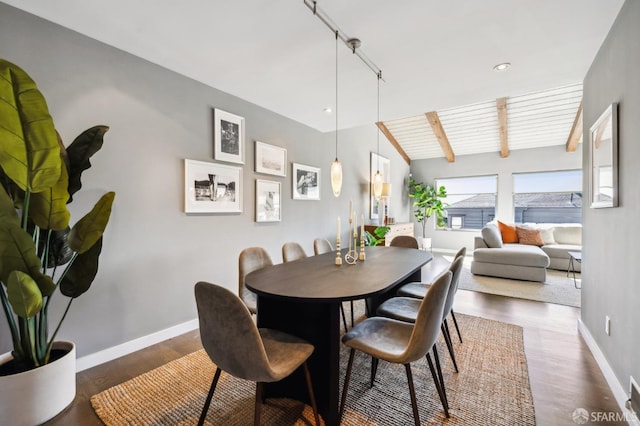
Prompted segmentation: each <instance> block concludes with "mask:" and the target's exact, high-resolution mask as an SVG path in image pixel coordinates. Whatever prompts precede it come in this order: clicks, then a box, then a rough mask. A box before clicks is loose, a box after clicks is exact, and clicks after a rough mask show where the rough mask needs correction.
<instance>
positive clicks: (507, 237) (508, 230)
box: [498, 221, 518, 243]
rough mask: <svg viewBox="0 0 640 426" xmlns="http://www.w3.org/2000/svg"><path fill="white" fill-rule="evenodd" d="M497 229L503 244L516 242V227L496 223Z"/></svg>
mask: <svg viewBox="0 0 640 426" xmlns="http://www.w3.org/2000/svg"><path fill="white" fill-rule="evenodd" d="M498 229H500V234H501V235H502V242H503V243H517V242H518V234H517V233H516V227H515V226H514V225H507V224H506V223H503V222H500V221H498Z"/></svg>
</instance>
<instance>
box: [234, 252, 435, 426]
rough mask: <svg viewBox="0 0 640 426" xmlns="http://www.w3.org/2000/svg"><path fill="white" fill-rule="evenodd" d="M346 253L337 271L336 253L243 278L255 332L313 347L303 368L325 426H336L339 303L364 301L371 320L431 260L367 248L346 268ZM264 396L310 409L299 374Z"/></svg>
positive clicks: (422, 255)
mask: <svg viewBox="0 0 640 426" xmlns="http://www.w3.org/2000/svg"><path fill="white" fill-rule="evenodd" d="M346 253H347V250H346V249H344V250H342V251H341V252H340V254H339V257H340V258H341V259H342V264H341V265H336V257H337V252H336V251H332V252H329V253H325V254H321V255H317V256H309V257H305V258H302V259H298V260H295V261H292V262H285V263H281V264H277V265H273V266H267V267H265V268H262V269H259V270H257V271H254V272H251V273H250V274H248V275H247V276H246V277H245V285H246V287H247V288H248V289H249V290H251V291H253V292H255V293H256V294H257V299H258V302H257V312H258V313H257V324H258V327H260V328H262V327H264V328H272V329H277V330H281V331H285V332H287V333H290V334H292V335H295V336H298V337H300V338H303V339H305V340H307V341H308V342H309V343H311V344H312V345H314V348H315V349H314V352H313V354H312V355H311V357H310V358H309V359H308V361H307V364H308V367H309V371H310V373H311V380H312V382H313V389H314V394H315V399H316V403H317V406H318V411H319V413H320V415H322V417H323V419H324V421H325V424H327V425H337V424H339V422H340V419H339V418H338V410H339V402H340V401H339V395H340V378H339V377H340V371H341V370H340V345H341V342H340V338H341V325H340V306H341V303H342V302H344V301H350V300H359V299H365V301H366V303H367V311H368V312H369V313H370V314H374V313H375V311H376V308H377V307H378V306H379V305H380V304H381V303H382V302H383V301H385V300H386V299H388V298H389V297H392V296H393V295H394V294H395V290H396V289H397V287H399V286H400V285H402V284H405V283H407V282H413V281H420V279H421V269H422V267H423V266H424V265H426V264H427V263H428V262H430V261H431V260H432V255H431V253H430V252H427V251H423V250H416V249H412V248H403V247H380V246H369V247H366V248H365V253H364V254H365V259H364V260H358V261H357V262H355V264H349V263H347V262H346V261H345V260H344V258H345V254H346ZM299 370H300V369H299ZM264 396H265V398H267V397H288V398H293V399H296V400H300V401H303V402H305V403H310V399H309V396H308V392H307V387H306V383H305V379H304V375H303V373H302V371H297V372H295V373H294V374H292V375H291V376H289V377H287V378H285V379H283V380H281V381H280V382H275V383H267V384H265V389H264Z"/></svg>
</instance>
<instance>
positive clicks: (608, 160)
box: [589, 103, 618, 209]
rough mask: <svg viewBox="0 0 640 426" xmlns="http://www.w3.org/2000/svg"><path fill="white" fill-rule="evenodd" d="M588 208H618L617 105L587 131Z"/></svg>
mask: <svg viewBox="0 0 640 426" xmlns="http://www.w3.org/2000/svg"><path fill="white" fill-rule="evenodd" d="M589 142H590V144H591V175H590V178H591V179H590V180H591V182H590V183H591V188H590V189H591V208H592V209H601V208H607V207H618V104H617V103H612V104H611V105H609V106H608V107H607V109H606V110H605V111H604V112H603V113H602V115H600V117H598V119H597V120H596V122H595V123H594V124H593V125H592V126H591V128H590V129H589Z"/></svg>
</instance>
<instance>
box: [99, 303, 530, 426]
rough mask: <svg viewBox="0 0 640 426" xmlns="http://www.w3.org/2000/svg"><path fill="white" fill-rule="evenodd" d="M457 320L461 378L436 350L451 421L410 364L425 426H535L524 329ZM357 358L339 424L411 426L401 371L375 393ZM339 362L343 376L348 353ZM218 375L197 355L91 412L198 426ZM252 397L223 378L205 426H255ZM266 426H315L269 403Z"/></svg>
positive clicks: (298, 409)
mask: <svg viewBox="0 0 640 426" xmlns="http://www.w3.org/2000/svg"><path fill="white" fill-rule="evenodd" d="M345 306H346V305H345ZM457 318H458V322H459V324H460V328H461V332H462V338H463V341H464V343H459V341H458V340H455V339H454V347H455V351H456V352H455V353H456V359H457V361H458V366H459V367H460V372H459V373H455V372H454V370H453V366H452V364H451V360H450V358H449V355H448V353H446V347H445V346H444V344H443V343H442V342H440V344H439V348H440V349H439V353H440V357H441V359H442V360H443V371H444V376H445V383H446V388H447V395H448V399H449V405H450V413H451V418H450V419H446V418H445V416H444V412H443V410H442V406H441V404H440V400H439V399H438V395H437V392H436V389H435V387H434V385H433V380H432V378H431V374H430V373H429V370H428V366H427V363H426V361H425V360H422V361H420V362H416V363H414V364H412V370H413V375H414V382H415V384H416V396H417V399H418V405H419V411H420V418H421V421H422V424H424V425H440V424H446V425H485V424H491V425H496V426H501V425H504V426H507V425H508V426H512V425H535V416H534V408H533V400H532V397H531V390H530V386H529V376H528V372H527V361H526V358H525V354H524V344H523V339H522V329H521V328H520V327H518V326H514V325H510V324H505V323H501V322H497V321H491V320H487V319H483V318H477V317H472V316H466V315H462V314H458V315H457ZM452 331H453V332H454V334H453V336H454V338H455V337H456V334H455V331H454V330H452ZM343 349H344V347H343ZM358 355H359V356H356V359H355V361H354V369H353V373H352V374H353V376H352V378H351V384H350V386H349V395H348V398H347V404H346V410H345V415H344V418H343V421H342V424H344V425H350V426H356V425H358V426H360V425H407V424H413V414H412V410H411V402H410V399H409V392H408V387H407V382H406V376H405V371H404V368H403V367H402V366H400V365H393V364H388V363H385V362H381V363H380V366H379V368H378V376H377V378H376V384H375V386H374V387H373V388H370V387H369V367H370V358H368V357H366V356H364V355H362V354H358ZM341 357H342V358H341V361H342V364H343V365H342V367H343V372H342V373H341V376H343V375H344V369H345V368H346V362H347V358H348V352H347V350H346V349H344V350H343V352H342V354H341ZM214 371H215V366H214V365H213V364H212V363H211V361H210V360H209V358H208V356H207V355H206V353H205V352H204V350H200V351H197V352H194V353H192V354H189V355H186V356H184V357H182V358H179V359H177V360H175V361H172V362H169V363H168V364H165V365H164V366H161V367H159V368H157V369H155V370H152V371H149V372H147V373H145V374H142V375H140V376H138V377H135V378H133V379H131V380H129V381H127V382H125V383H122V384H120V385H117V386H114V387H112V388H110V389H107V390H105V391H103V392H101V393H99V394H97V395H94V396H93V397H91V404H92V405H93V408H94V409H95V411H96V413H97V415H98V416H99V417H100V419H101V420H102V421H103V422H104V423H105V424H106V425H107V426H115V425H195V424H196V423H197V421H198V417H199V415H200V411H201V409H202V406H203V404H204V399H205V397H206V394H207V391H208V389H209V386H210V384H211V380H212V377H213V373H214ZM343 379H344V377H341V380H343ZM254 392H255V385H254V383H252V382H246V381H243V380H239V379H236V378H234V377H232V376H229V375H228V374H226V373H222V375H221V377H220V381H219V383H218V388H217V389H216V393H215V395H214V399H213V402H212V404H211V408H210V410H209V414H208V417H207V424H209V425H242V426H244V425H248V424H252V422H253V404H254V395H255V394H254ZM262 424H263V425H278V426H280V425H311V424H313V412H312V410H311V408H310V407H308V406H306V405H304V404H302V403H300V402H297V401H293V400H290V399H267V401H266V404H265V405H264V406H263V409H262Z"/></svg>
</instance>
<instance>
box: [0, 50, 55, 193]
mask: <svg viewBox="0 0 640 426" xmlns="http://www.w3.org/2000/svg"><path fill="white" fill-rule="evenodd" d="M0 140H1V141H2V148H1V149H0V167H2V169H3V170H4V172H5V173H6V175H7V176H8V177H9V178H10V179H11V180H12V181H14V182H15V183H16V184H17V185H18V187H20V189H22V190H23V191H26V190H27V189H30V190H31V191H32V192H41V191H44V190H45V189H47V188H49V187H51V186H53V185H55V183H56V182H57V181H58V177H59V175H60V170H61V169H62V167H61V165H62V162H61V160H60V147H59V145H58V141H57V136H56V131H55V127H54V125H53V119H52V118H51V115H50V114H49V109H48V107H47V102H46V101H45V99H44V96H43V95H42V93H40V91H39V90H38V88H37V87H36V84H35V82H34V81H33V80H32V79H31V77H29V75H28V74H27V73H26V72H24V71H23V70H22V69H21V68H19V67H18V66H16V65H14V64H12V63H10V62H8V61H5V60H4V59H0Z"/></svg>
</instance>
